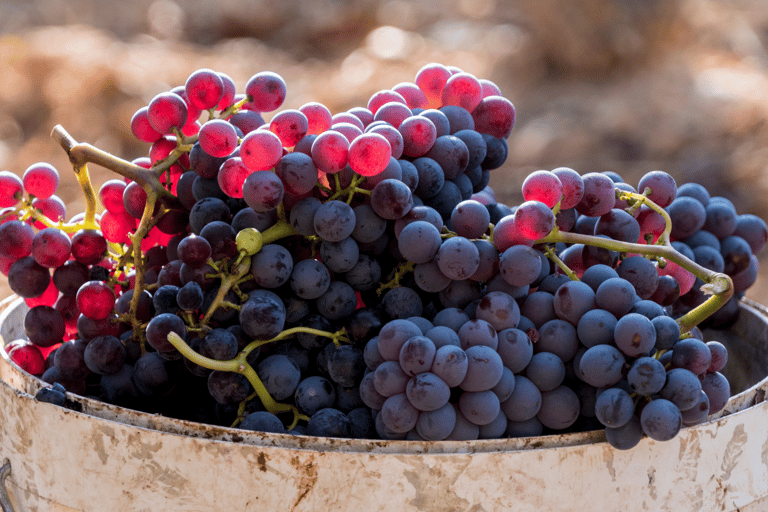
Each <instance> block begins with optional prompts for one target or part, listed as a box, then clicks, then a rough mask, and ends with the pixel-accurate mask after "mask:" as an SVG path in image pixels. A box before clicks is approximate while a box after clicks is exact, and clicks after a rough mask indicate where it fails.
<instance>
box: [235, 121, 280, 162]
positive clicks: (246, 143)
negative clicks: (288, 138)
mask: <svg viewBox="0 0 768 512" xmlns="http://www.w3.org/2000/svg"><path fill="white" fill-rule="evenodd" d="M282 156H283V145H282V143H281V142H280V138H279V137H278V136H277V135H275V134H274V133H272V132H270V131H267V130H255V131H252V132H251V133H249V134H248V135H246V136H245V137H244V138H243V141H242V142H241V143H240V158H242V159H243V163H244V164H245V165H247V166H248V168H249V169H252V170H254V171H266V170H268V169H272V168H273V167H274V166H275V164H277V162H278V161H279V160H280V158H281V157H282Z"/></svg>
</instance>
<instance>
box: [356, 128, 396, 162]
mask: <svg viewBox="0 0 768 512" xmlns="http://www.w3.org/2000/svg"><path fill="white" fill-rule="evenodd" d="M379 122H380V123H382V124H374V123H371V124H370V125H368V127H367V128H366V129H365V133H375V134H378V135H382V136H384V138H385V139H387V142H389V146H390V148H391V151H392V158H395V159H398V158H400V157H401V156H402V155H403V149H404V144H405V143H404V141H403V136H402V135H401V134H400V132H399V131H398V130H397V128H395V127H394V126H391V125H389V124H387V123H385V122H383V121H379Z"/></svg>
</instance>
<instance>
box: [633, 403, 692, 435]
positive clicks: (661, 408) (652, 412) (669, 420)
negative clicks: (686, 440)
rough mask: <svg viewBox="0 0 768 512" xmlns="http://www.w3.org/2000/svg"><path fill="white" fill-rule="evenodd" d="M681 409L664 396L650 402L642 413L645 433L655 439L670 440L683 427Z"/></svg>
mask: <svg viewBox="0 0 768 512" xmlns="http://www.w3.org/2000/svg"><path fill="white" fill-rule="evenodd" d="M682 423H683V418H682V415H681V414H680V410H679V409H678V408H677V406H675V404H673V403H672V402H670V401H669V400H665V399H663V398H658V399H656V400H653V401H652V402H650V403H648V404H647V405H646V406H645V407H644V408H643V411H642V412H641V413H640V426H641V427H642V429H643V432H645V435H647V436H648V437H650V438H651V439H653V440H655V441H669V440H670V439H672V438H673V437H675V436H676V435H677V433H678V432H679V431H680V428H681V427H682Z"/></svg>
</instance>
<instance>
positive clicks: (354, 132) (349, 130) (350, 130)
mask: <svg viewBox="0 0 768 512" xmlns="http://www.w3.org/2000/svg"><path fill="white" fill-rule="evenodd" d="M331 130H333V131H335V132H339V133H341V134H342V135H344V136H345V137H346V138H347V140H348V141H349V142H350V143H351V142H352V141H353V140H355V138H357V137H358V136H359V135H362V133H363V130H361V129H360V128H358V127H357V125H354V124H352V123H344V122H342V123H334V124H332V125H331Z"/></svg>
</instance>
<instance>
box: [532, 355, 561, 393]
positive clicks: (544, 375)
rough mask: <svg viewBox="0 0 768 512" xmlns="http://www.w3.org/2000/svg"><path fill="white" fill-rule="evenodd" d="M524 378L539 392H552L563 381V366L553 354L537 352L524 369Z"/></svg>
mask: <svg viewBox="0 0 768 512" xmlns="http://www.w3.org/2000/svg"><path fill="white" fill-rule="evenodd" d="M525 376H526V377H527V378H528V379H529V380H530V381H531V382H533V383H534V384H535V385H536V387H537V388H539V390H540V391H552V390H553V389H555V388H557V387H558V386H559V385H560V384H562V382H563V379H565V364H564V363H563V361H562V360H561V359H560V358H559V357H557V356H556V355H555V354H552V353H550V352H539V353H537V354H534V355H533V357H532V358H531V361H530V362H529V363H528V366H527V367H526V368H525Z"/></svg>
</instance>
